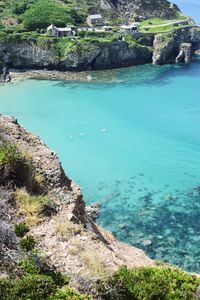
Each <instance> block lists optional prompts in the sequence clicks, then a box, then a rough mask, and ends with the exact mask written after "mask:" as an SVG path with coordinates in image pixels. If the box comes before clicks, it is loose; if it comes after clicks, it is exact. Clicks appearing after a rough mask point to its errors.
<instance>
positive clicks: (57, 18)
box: [21, 0, 73, 30]
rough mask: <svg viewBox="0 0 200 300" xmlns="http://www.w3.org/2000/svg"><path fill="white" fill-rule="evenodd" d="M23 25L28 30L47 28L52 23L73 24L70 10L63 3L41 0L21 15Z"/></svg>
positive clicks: (58, 24)
mask: <svg viewBox="0 0 200 300" xmlns="http://www.w3.org/2000/svg"><path fill="white" fill-rule="evenodd" d="M21 19H22V21H23V25H24V27H25V28H27V29H28V30H36V29H44V28H45V29H46V28H47V27H48V26H49V25H50V24H51V23H54V24H55V25H56V26H65V25H66V24H67V23H68V24H72V23H73V20H72V17H71V15H70V11H69V10H67V9H66V8H65V7H64V6H63V5H61V4H60V3H57V2H53V1H51V0H40V1H36V2H35V3H33V4H31V5H30V8H29V9H27V10H26V11H25V13H24V14H23V15H21Z"/></svg>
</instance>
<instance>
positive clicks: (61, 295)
mask: <svg viewBox="0 0 200 300" xmlns="http://www.w3.org/2000/svg"><path fill="white" fill-rule="evenodd" d="M48 300H92V296H90V295H81V294H79V293H78V292H76V291H74V290H73V289H71V288H66V289H63V290H57V292H56V293H55V294H54V295H53V296H50V297H48Z"/></svg>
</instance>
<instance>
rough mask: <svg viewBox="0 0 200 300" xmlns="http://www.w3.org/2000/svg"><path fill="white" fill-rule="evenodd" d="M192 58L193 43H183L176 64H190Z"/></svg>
mask: <svg viewBox="0 0 200 300" xmlns="http://www.w3.org/2000/svg"><path fill="white" fill-rule="evenodd" d="M191 58H192V44H191V43H182V44H181V46H180V51H179V54H178V56H177V57H176V63H181V62H185V63H189V62H190V61H191Z"/></svg>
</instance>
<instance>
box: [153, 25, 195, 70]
mask: <svg viewBox="0 0 200 300" xmlns="http://www.w3.org/2000/svg"><path fill="white" fill-rule="evenodd" d="M199 46H200V31H199V29H198V28H195V27H194V28H182V29H177V30H174V31H173V32H171V33H166V34H157V35H155V39H154V45H153V48H154V51H153V59H152V62H153V64H166V63H175V62H189V61H190V60H191V56H192V54H193V53H194V52H195V51H196V50H197V49H198V48H199Z"/></svg>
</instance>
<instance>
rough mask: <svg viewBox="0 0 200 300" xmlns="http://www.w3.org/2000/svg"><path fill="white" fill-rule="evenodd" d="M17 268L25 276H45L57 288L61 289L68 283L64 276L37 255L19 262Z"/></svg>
mask: <svg viewBox="0 0 200 300" xmlns="http://www.w3.org/2000/svg"><path fill="white" fill-rule="evenodd" d="M19 266H20V267H21V268H22V270H23V271H24V272H25V273H26V275H28V274H29V275H37V274H40V275H46V276H49V277H51V278H52V280H53V282H54V283H55V285H56V286H57V287H62V286H63V285H66V284H68V283H69V278H68V277H67V276H66V275H63V274H61V273H60V272H57V271H55V270H54V268H52V267H51V266H49V265H48V264H47V262H46V260H45V259H44V258H43V257H41V256H40V255H38V254H33V253H32V254H31V256H29V258H27V259H22V260H20V261H19Z"/></svg>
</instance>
